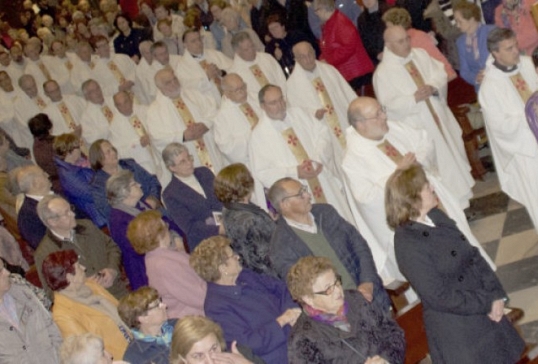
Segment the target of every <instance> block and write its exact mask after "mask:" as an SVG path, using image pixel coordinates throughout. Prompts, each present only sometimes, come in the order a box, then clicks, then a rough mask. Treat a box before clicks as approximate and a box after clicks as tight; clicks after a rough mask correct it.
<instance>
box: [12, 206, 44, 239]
mask: <svg viewBox="0 0 538 364" xmlns="http://www.w3.org/2000/svg"><path fill="white" fill-rule="evenodd" d="M37 203H38V201H37V200H34V199H33V198H31V197H27V196H25V197H24V202H23V203H22V206H21V209H20V210H19V215H18V216H17V226H18V227H19V232H20V233H21V236H22V238H23V239H24V240H25V241H26V242H27V243H28V244H30V246H31V247H32V248H33V249H37V246H38V245H39V243H40V242H41V239H43V237H44V236H45V232H46V231H47V228H46V227H45V225H43V223H42V222H41V219H40V218H39V216H37Z"/></svg>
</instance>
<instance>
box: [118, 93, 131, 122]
mask: <svg viewBox="0 0 538 364" xmlns="http://www.w3.org/2000/svg"><path fill="white" fill-rule="evenodd" d="M114 106H116V109H118V111H119V112H120V113H121V114H122V115H124V116H128V117H129V116H131V115H132V113H133V99H132V98H131V95H130V94H129V93H128V92H127V91H120V92H118V93H116V94H115V95H114Z"/></svg>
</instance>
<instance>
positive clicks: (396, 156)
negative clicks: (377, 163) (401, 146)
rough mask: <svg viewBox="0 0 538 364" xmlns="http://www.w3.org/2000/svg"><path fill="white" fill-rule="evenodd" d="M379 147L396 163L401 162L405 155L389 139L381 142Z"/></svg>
mask: <svg viewBox="0 0 538 364" xmlns="http://www.w3.org/2000/svg"><path fill="white" fill-rule="evenodd" d="M377 148H379V150H380V151H382V152H383V154H385V155H386V156H387V157H389V158H390V159H391V160H392V161H393V162H394V164H398V163H400V161H401V160H402V158H403V155H402V154H401V153H400V152H399V151H398V149H396V148H394V146H393V145H392V144H391V143H390V142H389V141H388V140H387V139H385V140H384V141H383V142H382V143H379V144H378V145H377Z"/></svg>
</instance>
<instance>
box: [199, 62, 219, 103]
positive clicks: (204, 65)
mask: <svg viewBox="0 0 538 364" xmlns="http://www.w3.org/2000/svg"><path fill="white" fill-rule="evenodd" d="M198 64H199V65H200V67H202V69H203V70H204V72H206V71H207V68H208V67H209V63H207V61H206V60H205V59H202V60H201V61H200V62H198ZM210 81H211V82H213V83H214V84H215V86H217V89H218V90H219V92H220V94H221V95H222V88H221V80H220V77H218V76H217V77H216V78H214V79H212V80H210Z"/></svg>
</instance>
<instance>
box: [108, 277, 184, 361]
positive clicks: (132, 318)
mask: <svg viewBox="0 0 538 364" xmlns="http://www.w3.org/2000/svg"><path fill="white" fill-rule="evenodd" d="M118 313H119V315H120V317H121V318H122V320H123V321H124V322H125V323H126V324H127V325H129V327H130V328H131V333H132V335H133V338H134V340H133V341H131V342H130V343H129V346H128V347H127V350H126V351H125V355H123V360H125V361H126V362H129V363H140V364H146V363H147V364H149V363H152V364H168V360H169V359H168V358H169V356H170V344H171V342H172V333H173V331H174V325H175V324H176V321H177V319H171V320H168V319H167V317H166V304H164V303H162V301H161V297H159V292H157V290H156V289H155V288H151V287H141V288H139V289H137V290H136V291H134V292H131V293H129V294H128V295H127V296H124V297H123V298H122V299H121V300H120V304H119V305H118Z"/></svg>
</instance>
